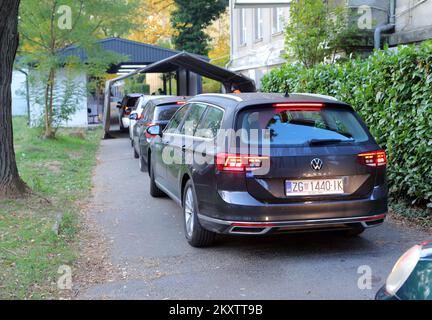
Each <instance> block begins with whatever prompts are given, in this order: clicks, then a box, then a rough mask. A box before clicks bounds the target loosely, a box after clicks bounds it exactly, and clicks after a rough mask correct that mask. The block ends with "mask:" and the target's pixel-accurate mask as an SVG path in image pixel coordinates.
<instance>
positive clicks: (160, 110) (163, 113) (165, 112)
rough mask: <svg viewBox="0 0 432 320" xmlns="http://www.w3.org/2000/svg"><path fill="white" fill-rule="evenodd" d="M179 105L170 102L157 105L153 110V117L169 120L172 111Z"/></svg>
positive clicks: (156, 119) (157, 119) (159, 119)
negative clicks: (164, 104)
mask: <svg viewBox="0 0 432 320" xmlns="http://www.w3.org/2000/svg"><path fill="white" fill-rule="evenodd" d="M179 107H180V105H178V104H172V105H171V104H170V105H166V106H159V107H156V109H155V112H154V118H153V120H155V121H168V120H171V118H172V117H173V115H174V113H176V111H177V109H178V108H179Z"/></svg>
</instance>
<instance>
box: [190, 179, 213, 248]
mask: <svg viewBox="0 0 432 320" xmlns="http://www.w3.org/2000/svg"><path fill="white" fill-rule="evenodd" d="M189 190H190V192H191V193H192V194H191V199H193V202H192V204H190V203H189V205H187V202H188V196H189V195H188V192H189ZM188 207H189V208H188ZM191 208H192V209H193V210H191V211H192V212H191V213H190V214H188V213H187V211H188V210H190V209H191ZM197 212H198V209H197V198H196V194H195V189H194V186H193V184H192V181H191V180H189V181H188V182H187V183H186V186H185V188H184V191H183V216H184V219H183V220H184V230H185V237H186V240H187V242H188V243H189V244H190V245H191V246H192V247H196V248H202V247H208V246H211V245H213V243H214V241H215V237H216V234H215V233H214V232H211V231H208V230H206V229H204V228H203V227H202V226H201V224H200V223H199V220H198V214H197ZM187 215H189V218H190V219H192V224H191V225H189V227H188V222H187V221H190V220H188V218H187ZM188 229H190V231H188Z"/></svg>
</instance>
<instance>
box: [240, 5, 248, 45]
mask: <svg viewBox="0 0 432 320" xmlns="http://www.w3.org/2000/svg"><path fill="white" fill-rule="evenodd" d="M239 33H240V34H239V39H240V45H245V44H246V10H245V9H240V10H239Z"/></svg>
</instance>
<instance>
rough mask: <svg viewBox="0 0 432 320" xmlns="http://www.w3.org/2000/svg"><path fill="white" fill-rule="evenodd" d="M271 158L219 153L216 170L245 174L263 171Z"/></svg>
mask: <svg viewBox="0 0 432 320" xmlns="http://www.w3.org/2000/svg"><path fill="white" fill-rule="evenodd" d="M268 160H269V157H263V156H251V155H235V154H227V153H219V154H218V155H217V156H216V168H217V169H218V171H234V172H245V171H252V170H257V169H261V168H262V167H263V165H264V162H266V161H268Z"/></svg>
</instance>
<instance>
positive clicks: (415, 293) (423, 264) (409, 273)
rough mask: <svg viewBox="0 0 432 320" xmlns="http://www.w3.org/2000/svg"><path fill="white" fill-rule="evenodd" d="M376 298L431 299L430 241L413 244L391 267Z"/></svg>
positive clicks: (431, 257) (431, 264) (431, 245)
mask: <svg viewBox="0 0 432 320" xmlns="http://www.w3.org/2000/svg"><path fill="white" fill-rule="evenodd" d="M375 299H376V300H432V241H426V242H423V243H421V244H419V245H415V246H413V247H412V248H411V249H409V250H408V251H407V252H405V253H404V254H403V255H402V256H401V257H400V258H399V260H398V261H397V262H396V264H395V265H394V267H393V270H392V271H391V273H390V275H389V276H388V278H387V280H386V283H385V285H384V286H383V287H382V288H381V289H380V290H379V291H378V292H377V294H376V296H375Z"/></svg>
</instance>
